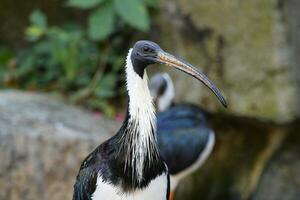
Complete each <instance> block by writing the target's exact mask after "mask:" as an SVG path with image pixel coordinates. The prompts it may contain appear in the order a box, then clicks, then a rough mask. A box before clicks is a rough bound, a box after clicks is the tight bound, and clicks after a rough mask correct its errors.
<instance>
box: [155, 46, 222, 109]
mask: <svg viewBox="0 0 300 200" xmlns="http://www.w3.org/2000/svg"><path fill="white" fill-rule="evenodd" d="M156 61H157V62H160V63H162V64H165V65H168V66H172V67H175V68H176V69H178V70H180V71H183V72H185V73H187V74H189V75H190V76H192V77H194V78H196V79H198V80H199V81H201V82H202V83H203V84H204V85H206V86H207V87H208V88H209V89H210V90H211V91H212V92H213V93H214V94H215V95H216V96H217V98H218V99H219V101H220V102H221V103H222V105H223V106H224V107H227V103H226V100H225V98H224V96H223V95H222V93H221V92H220V90H219V89H218V88H217V87H216V86H215V84H213V82H211V81H210V80H209V79H208V78H207V77H206V76H205V75H204V74H203V73H202V72H200V71H199V70H197V69H195V68H194V67H193V66H192V65H191V64H189V63H188V62H186V61H184V60H181V59H179V58H176V57H175V56H173V55H171V54H169V53H167V52H164V51H163V50H160V51H159V52H158V53H157V58H156Z"/></svg>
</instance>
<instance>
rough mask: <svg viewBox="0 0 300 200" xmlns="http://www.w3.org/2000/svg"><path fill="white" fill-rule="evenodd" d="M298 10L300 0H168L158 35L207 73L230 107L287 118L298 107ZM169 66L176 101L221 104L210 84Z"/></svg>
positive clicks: (237, 111)
mask: <svg viewBox="0 0 300 200" xmlns="http://www.w3.org/2000/svg"><path fill="white" fill-rule="evenodd" d="M299 9H300V3H299V1H297V0H289V1H277V0H252V1H239V0H212V1H193V0H189V1H186V0H175V1H170V0H163V1H161V7H160V12H159V13H158V15H157V16H156V20H155V25H156V29H155V31H154V32H155V33H153V35H154V38H155V40H157V41H159V43H161V44H162V46H163V47H165V48H167V49H169V50H170V51H171V52H173V53H175V54H177V55H181V56H182V57H183V58H185V59H186V60H189V61H190V62H191V63H193V64H195V65H196V66H199V67H200V68H201V69H203V71H204V72H206V74H208V76H209V77H210V78H211V79H212V80H213V81H214V82H215V83H216V85H217V86H219V87H220V88H221V90H222V91H223V93H224V94H225V96H226V97H227V100H228V102H229V107H228V109H227V110H226V112H231V113H235V114H238V115H246V116H253V117H264V118H272V119H276V120H281V121H283V120H288V119H292V118H294V117H295V116H297V115H298V113H299V92H297V91H299V89H298V88H299V84H295V83H299V80H300V78H299V77H300V75H299V74H300V73H297V72H298V71H299V69H300V68H299V56H298V55H299V52H300V51H299V35H300V28H299V24H300V20H299V19H300V18H299V12H298V11H299ZM157 30H158V31H157ZM157 32H158V33H157ZM169 72H170V73H171V75H172V77H173V78H174V79H175V80H176V81H175V88H176V90H175V91H176V93H177V95H176V98H177V99H178V100H182V99H184V100H187V101H189V102H190V101H192V102H194V103H197V104H201V105H205V106H206V107H207V108H209V109H210V110H219V109H220V105H219V103H218V102H217V101H216V99H215V97H214V95H212V94H211V93H210V92H208V90H207V89H206V88H205V89H204V87H199V84H198V83H197V82H196V81H192V80H191V79H190V78H189V77H187V76H182V75H181V74H179V73H177V72H174V70H170V71H169ZM187 91H189V92H187ZM193 91H197V92H193ZM199 91H200V92H199Z"/></svg>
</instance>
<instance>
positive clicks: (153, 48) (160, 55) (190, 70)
mask: <svg viewBox="0 0 300 200" xmlns="http://www.w3.org/2000/svg"><path fill="white" fill-rule="evenodd" d="M131 62H132V65H133V68H134V71H135V72H136V73H137V74H138V75H139V76H140V77H143V75H144V70H145V69H146V67H147V66H149V65H151V64H155V63H158V64H164V65H167V66H171V67H174V68H176V69H178V70H180V71H183V72H185V73H186V74H188V75H190V76H192V77H194V78H196V79H198V80H199V81H201V82H202V83H203V84H204V85H206V86H207V87H208V88H209V89H210V90H211V91H212V92H213V93H214V94H215V95H216V96H217V98H218V99H219V101H220V102H221V103H222V104H223V106H225V107H227V103H226V100H225V98H224V97H223V95H222V94H221V92H220V91H219V89H218V88H217V87H216V86H215V85H214V84H213V83H212V82H211V81H210V80H209V79H208V78H207V77H206V76H205V75H204V74H203V73H202V72H200V71H199V70H197V69H196V68H194V67H193V66H192V65H191V64H189V63H188V62H186V61H184V60H182V59H179V58H177V57H175V56H173V55H171V54H169V53H167V52H165V51H164V50H162V49H161V48H160V46H159V45H158V44H156V43H154V42H151V41H147V40H141V41H137V42H136V43H135V44H134V46H133V49H132V52H131Z"/></svg>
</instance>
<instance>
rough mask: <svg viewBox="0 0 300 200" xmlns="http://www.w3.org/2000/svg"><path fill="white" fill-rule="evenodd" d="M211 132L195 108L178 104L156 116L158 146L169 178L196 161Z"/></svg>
mask: <svg viewBox="0 0 300 200" xmlns="http://www.w3.org/2000/svg"><path fill="white" fill-rule="evenodd" d="M211 131H212V130H211V129H210V128H209V127H208V126H207V122H206V120H205V114H204V112H203V111H202V110H201V109H200V108H199V107H197V106H193V105H191V104H180V105H176V106H174V107H171V108H170V109H168V110H167V111H164V112H161V113H158V115H157V134H158V138H157V139H158V145H159V149H160V153H161V155H162V157H163V158H164V159H165V162H166V163H167V165H168V168H169V172H170V174H171V175H173V174H177V173H179V172H181V171H183V170H184V169H186V168H188V167H189V166H191V165H192V164H193V163H195V162H196V161H197V159H198V158H199V155H201V152H203V150H204V149H205V147H206V145H207V142H208V139H209V134H210V132H211Z"/></svg>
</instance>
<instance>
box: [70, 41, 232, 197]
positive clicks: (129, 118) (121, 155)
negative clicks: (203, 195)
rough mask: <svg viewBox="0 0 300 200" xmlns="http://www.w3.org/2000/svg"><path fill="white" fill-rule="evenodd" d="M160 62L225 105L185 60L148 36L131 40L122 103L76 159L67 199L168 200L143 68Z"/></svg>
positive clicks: (207, 82) (219, 93)
mask: <svg viewBox="0 0 300 200" xmlns="http://www.w3.org/2000/svg"><path fill="white" fill-rule="evenodd" d="M153 64H164V65H167V66H170V67H174V68H176V69H178V70H181V71H183V72H185V73H187V74H188V75H190V76H192V77H194V78H196V79H198V80H199V81H201V82H202V83H204V84H205V85H206V86H207V87H208V88H210V90H211V91H212V92H213V93H214V94H215V95H216V96H217V98H218V99H219V101H220V102H221V103H222V104H223V106H226V105H227V103H226V100H225V98H224V96H223V95H222V94H221V92H220V91H219V89H218V88H217V87H216V86H215V85H214V84H213V83H212V82H211V81H210V80H209V79H208V78H207V77H206V76H205V75H204V74H203V73H202V72H200V70H197V69H196V68H194V67H193V66H192V65H191V64H189V63H187V62H185V61H183V60H181V59H179V58H177V57H175V56H173V55H171V54H169V53H167V52H165V51H164V50H162V49H161V48H160V46H159V45H158V44H156V43H154V42H152V41H147V40H140V41H137V42H136V43H135V44H134V45H133V47H132V48H131V49H130V50H129V52H128V55H127V58H126V64H125V72H126V73H125V74H126V88H127V93H128V106H127V112H126V117H125V119H124V121H123V123H122V125H121V127H120V129H119V130H118V131H117V133H116V134H115V135H114V136H112V137H111V138H109V139H108V140H106V141H105V142H103V143H102V144H100V145H99V146H98V147H96V149H95V150H94V151H92V152H91V153H90V154H89V155H88V156H87V157H86V158H85V159H84V160H83V162H82V164H81V166H80V169H79V172H78V175H77V177H76V181H75V184H74V190H73V200H141V199H143V200H168V199H169V192H170V185H169V184H170V180H169V172H168V167H167V165H166V164H165V162H164V160H163V158H162V157H161V155H160V153H159V150H158V147H157V142H156V140H157V139H156V115H155V108H154V105H153V101H152V96H151V94H150V90H149V86H148V76H147V72H146V68H147V67H148V66H149V65H153Z"/></svg>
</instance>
